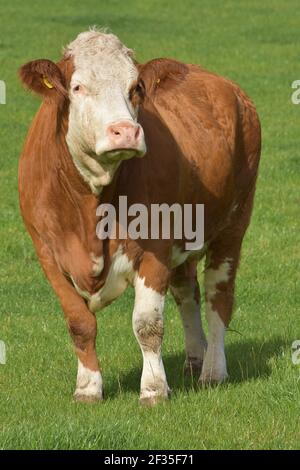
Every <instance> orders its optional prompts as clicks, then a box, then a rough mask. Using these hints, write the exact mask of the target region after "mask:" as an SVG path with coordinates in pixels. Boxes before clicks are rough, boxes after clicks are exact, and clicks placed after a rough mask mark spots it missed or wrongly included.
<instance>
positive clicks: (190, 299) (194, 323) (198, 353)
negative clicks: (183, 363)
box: [172, 287, 207, 368]
mask: <svg viewBox="0 0 300 470" xmlns="http://www.w3.org/2000/svg"><path fill="white" fill-rule="evenodd" d="M172 291H173V292H174V295H175V296H176V298H177V299H178V300H179V301H180V305H179V310H180V314H181V320H182V324H183V329H184V336H185V350H186V358H187V366H189V364H190V365H194V366H195V367H198V368H201V367H202V363H203V359H204V354H205V350H206V347H207V343H206V338H205V333H204V331H203V328H202V321H201V316H200V305H199V304H198V303H197V302H196V300H195V298H194V293H193V292H192V290H191V289H187V288H180V287H179V288H174V287H173V288H172Z"/></svg>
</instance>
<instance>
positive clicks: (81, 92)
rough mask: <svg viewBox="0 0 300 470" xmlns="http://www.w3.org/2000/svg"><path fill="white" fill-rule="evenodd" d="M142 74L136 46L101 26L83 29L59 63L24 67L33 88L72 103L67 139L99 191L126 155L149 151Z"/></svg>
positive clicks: (48, 97)
mask: <svg viewBox="0 0 300 470" xmlns="http://www.w3.org/2000/svg"><path fill="white" fill-rule="evenodd" d="M66 63H68V64H70V63H71V64H72V67H71V73H70V72H69V73H66V69H67V67H66ZM68 70H70V67H68ZM137 75H138V71H137V67H136V65H135V63H134V60H133V55H132V51H131V50H130V49H128V48H126V47H125V46H124V45H123V44H122V43H121V42H120V41H119V39H118V38H117V37H116V36H114V35H113V34H106V33H102V32H98V31H95V30H91V31H88V32H84V33H81V34H79V36H78V37H77V38H76V39H75V40H74V41H73V42H71V43H70V44H69V45H68V46H67V47H66V48H65V51H64V59H63V60H62V61H61V62H59V63H58V64H54V63H53V62H51V61H49V60H37V61H33V62H30V63H28V64H26V65H24V66H23V67H21V69H20V76H21V79H22V81H23V82H24V83H25V85H26V86H27V87H28V88H31V89H33V90H34V91H35V92H37V93H39V94H42V95H43V96H44V97H45V99H46V100H48V101H49V100H50V101H55V102H59V103H60V104H61V102H62V101H64V102H66V101H67V102H68V103H69V107H68V109H69V119H68V131H67V135H66V141H67V144H68V147H69V150H70V153H71V155H72V157H73V159H74V162H75V164H76V166H77V168H78V169H79V171H80V173H81V174H82V175H83V177H84V178H85V179H86V181H87V182H88V183H89V184H90V186H91V188H92V190H93V191H94V192H99V191H100V190H101V187H102V186H105V185H107V184H109V183H110V182H111V180H112V178H113V175H114V173H115V171H116V169H117V167H118V166H119V164H120V162H121V161H122V160H126V159H128V158H131V157H141V156H143V155H144V154H145V151H146V147H145V140H144V133H143V129H142V127H141V126H140V124H138V122H137V112H138V101H139V100H138V99H137V96H138V95H139V93H140V92H141V90H139V88H136V87H137V85H136V80H137Z"/></svg>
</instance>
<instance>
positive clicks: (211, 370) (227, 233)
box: [200, 212, 250, 384]
mask: <svg viewBox="0 0 300 470" xmlns="http://www.w3.org/2000/svg"><path fill="white" fill-rule="evenodd" d="M249 216H250V212H248V213H246V215H245V214H243V213H242V214H241V216H240V220H239V221H238V222H236V224H232V225H231V226H230V228H228V229H226V230H224V231H223V232H222V233H220V235H219V236H218V237H217V238H216V239H215V240H214V241H213V242H212V243H211V244H210V245H209V249H208V252H207V256H206V268H205V277H204V284H205V307H206V318H207V323H208V345H207V350H206V354H205V358H204V363H203V368H202V373H201V377H200V382H202V383H203V384H218V383H221V382H223V381H224V380H226V378H227V376H228V374H227V367H226V358H225V352H224V339H225V330H226V327H227V326H228V325H229V322H230V319H231V315H232V309H233V302H234V287H235V277H236V271H237V267H238V263H239V257H240V249H241V243H242V239H243V236H244V233H245V230H246V227H247V225H248V220H249Z"/></svg>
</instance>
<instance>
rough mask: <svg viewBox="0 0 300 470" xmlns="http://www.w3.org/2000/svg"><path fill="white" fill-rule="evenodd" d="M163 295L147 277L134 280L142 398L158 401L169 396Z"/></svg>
mask: <svg viewBox="0 0 300 470" xmlns="http://www.w3.org/2000/svg"><path fill="white" fill-rule="evenodd" d="M163 308H164V296H163V295H161V294H159V293H158V292H156V291H155V290H153V289H152V288H150V287H146V286H145V283H144V279H141V278H139V277H137V278H136V281H135V305H134V311H133V330H134V334H135V336H136V338H137V340H138V342H139V345H140V347H141V350H142V354H143V372H142V378H141V395H140V399H141V402H143V400H144V401H145V402H146V401H147V400H148V402H149V403H150V402H151V399H153V401H154V402H155V399H156V398H159V397H163V398H167V396H168V393H169V387H168V384H167V379H166V374H165V370H164V366H163V362H162V358H161V341H162V334H163Z"/></svg>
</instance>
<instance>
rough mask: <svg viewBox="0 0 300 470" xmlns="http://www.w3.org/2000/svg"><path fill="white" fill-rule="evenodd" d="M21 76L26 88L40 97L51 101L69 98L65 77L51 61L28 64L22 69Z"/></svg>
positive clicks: (34, 61)
mask: <svg viewBox="0 0 300 470" xmlns="http://www.w3.org/2000/svg"><path fill="white" fill-rule="evenodd" d="M19 76H20V79H21V81H22V83H23V84H24V85H25V87H26V88H28V89H29V90H32V91H34V92H35V93H37V94H39V95H42V96H44V97H48V98H50V99H51V98H53V99H57V97H66V96H68V92H67V89H66V86H65V79H64V76H63V74H62V72H61V70H60V69H59V68H58V66H57V65H56V64H55V63H54V62H52V61H51V60H47V59H39V60H33V61H32V62H28V63H27V64H25V65H23V66H22V67H21V68H20V70H19Z"/></svg>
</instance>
